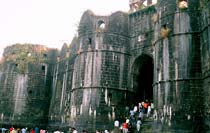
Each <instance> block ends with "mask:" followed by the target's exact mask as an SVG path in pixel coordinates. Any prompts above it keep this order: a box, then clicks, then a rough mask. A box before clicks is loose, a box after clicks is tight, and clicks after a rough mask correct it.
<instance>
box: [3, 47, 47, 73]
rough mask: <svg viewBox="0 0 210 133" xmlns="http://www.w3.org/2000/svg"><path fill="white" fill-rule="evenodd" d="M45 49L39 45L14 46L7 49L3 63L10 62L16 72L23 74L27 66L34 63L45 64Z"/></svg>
mask: <svg viewBox="0 0 210 133" xmlns="http://www.w3.org/2000/svg"><path fill="white" fill-rule="evenodd" d="M46 52H47V48H46V47H44V46H41V45H30V44H24V45H21V44H16V45H13V46H11V47H7V48H6V50H5V53H4V62H12V63H14V64H15V66H16V69H15V70H16V71H17V72H19V73H25V72H26V71H27V67H28V64H31V63H35V62H45V61H46V57H47V54H46Z"/></svg>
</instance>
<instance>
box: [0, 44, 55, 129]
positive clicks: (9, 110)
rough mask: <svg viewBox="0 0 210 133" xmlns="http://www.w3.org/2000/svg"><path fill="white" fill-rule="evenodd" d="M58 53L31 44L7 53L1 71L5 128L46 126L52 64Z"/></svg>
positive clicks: (3, 122) (0, 90)
mask: <svg viewBox="0 0 210 133" xmlns="http://www.w3.org/2000/svg"><path fill="white" fill-rule="evenodd" d="M55 53H56V51H55V50H52V49H49V48H47V47H45V46H42V45H30V44H24V45H21V44H16V45H12V46H9V47H7V48H6V49H5V51H4V57H3V58H4V62H3V64H1V69H0V95H1V96H0V102H1V104H0V114H1V121H0V122H1V124H2V125H6V126H10V125H14V126H18V127H21V126H24V127H25V126H28V127H34V126H40V127H45V126H46V125H47V123H48V117H47V116H48V108H49V101H50V95H49V91H50V88H51V71H52V64H51V63H52V62H53V58H54V54H55Z"/></svg>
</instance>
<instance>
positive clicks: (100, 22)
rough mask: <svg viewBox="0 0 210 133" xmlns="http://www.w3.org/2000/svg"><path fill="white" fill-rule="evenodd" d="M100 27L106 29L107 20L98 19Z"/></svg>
mask: <svg viewBox="0 0 210 133" xmlns="http://www.w3.org/2000/svg"><path fill="white" fill-rule="evenodd" d="M98 29H101V30H104V29H105V22H104V21H103V20H99V21H98Z"/></svg>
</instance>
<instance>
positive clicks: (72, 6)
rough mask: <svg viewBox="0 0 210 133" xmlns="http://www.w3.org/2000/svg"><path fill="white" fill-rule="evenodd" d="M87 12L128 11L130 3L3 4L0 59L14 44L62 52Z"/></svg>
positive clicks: (28, 0)
mask: <svg viewBox="0 0 210 133" xmlns="http://www.w3.org/2000/svg"><path fill="white" fill-rule="evenodd" d="M87 9H90V10H92V11H93V12H94V13H95V14H98V15H108V14H111V13H112V12H115V11H118V10H121V11H128V10H129V0H74V1H73V0H0V57H1V55H2V53H3V48H5V47H6V46H8V45H12V44H15V43H32V44H43V45H46V46H49V47H54V48H55V47H56V48H61V46H62V45H63V43H64V42H66V43H68V44H69V43H70V42H71V40H72V38H73V36H74V35H75V34H76V30H77V26H78V24H79V20H80V18H81V16H82V14H83V13H84V11H86V10H87Z"/></svg>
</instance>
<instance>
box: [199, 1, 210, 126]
mask: <svg viewBox="0 0 210 133" xmlns="http://www.w3.org/2000/svg"><path fill="white" fill-rule="evenodd" d="M201 6H203V8H202V9H203V10H202V12H201V17H200V19H201V20H202V21H201V23H200V28H201V35H200V36H201V40H200V41H201V64H202V65H201V66H202V79H203V82H202V83H203V90H204V92H203V98H204V106H203V107H202V108H204V114H203V115H204V116H205V117H204V118H205V124H206V127H210V108H209V107H210V104H209V100H210V96H209V95H210V78H209V76H210V9H209V6H210V1H208V0H206V1H205V0H204V1H203V5H201Z"/></svg>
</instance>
